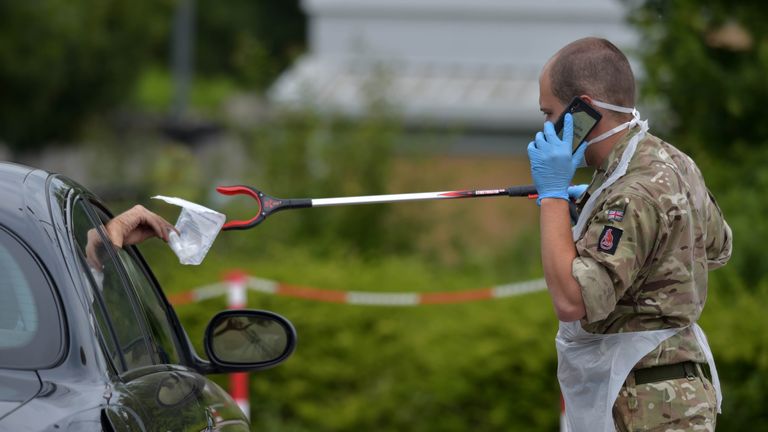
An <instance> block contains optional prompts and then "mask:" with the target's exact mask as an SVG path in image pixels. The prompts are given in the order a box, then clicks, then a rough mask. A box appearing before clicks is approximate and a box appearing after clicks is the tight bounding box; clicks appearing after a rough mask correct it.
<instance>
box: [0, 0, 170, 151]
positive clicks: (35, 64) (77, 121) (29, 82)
mask: <svg viewBox="0 0 768 432" xmlns="http://www.w3.org/2000/svg"><path fill="white" fill-rule="evenodd" d="M170 5H171V3H170V2H169V1H154V0H130V1H129V0H113V1H104V0H33V1H8V0H3V1H0V83H2V90H0V140H4V141H6V142H7V143H8V144H9V146H10V147H11V148H12V149H14V150H17V151H19V150H26V151H29V150H33V149H37V148H39V147H41V146H42V145H43V144H44V143H45V142H47V141H51V140H53V141H57V140H63V139H68V138H70V137H72V136H73V135H74V134H76V133H77V132H79V128H80V126H81V125H82V124H83V122H84V121H85V120H87V119H88V118H89V117H91V116H92V115H94V114H98V113H99V112H100V111H102V110H104V109H107V108H112V107H114V106H115V105H116V104H117V103H118V102H119V101H121V100H123V99H124V98H125V97H126V95H128V94H129V93H130V92H131V89H132V84H133V82H134V79H135V78H136V76H137V74H138V73H139V72H140V70H141V67H142V65H145V64H146V63H147V62H148V61H150V60H151V57H152V53H153V50H154V49H155V46H156V43H157V42H158V41H163V42H164V41H165V34H164V32H165V30H166V21H167V17H168V16H169V14H168V11H169V7H170Z"/></svg>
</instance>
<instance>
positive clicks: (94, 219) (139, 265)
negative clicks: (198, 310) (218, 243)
mask: <svg viewBox="0 0 768 432" xmlns="http://www.w3.org/2000/svg"><path fill="white" fill-rule="evenodd" d="M70 208H71V209H72V227H73V235H74V237H75V240H76V243H77V245H78V246H79V253H80V255H81V258H82V259H81V261H82V263H83V265H84V266H85V267H87V272H88V273H89V274H90V275H91V277H89V281H90V283H91V285H92V287H91V288H92V291H93V296H94V299H95V301H94V315H95V316H94V321H95V322H97V324H98V327H99V337H100V338H101V339H103V341H102V347H103V348H104V350H105V354H106V356H107V357H108V358H109V359H110V361H111V367H112V369H113V371H112V372H113V373H114V375H115V386H114V390H115V394H114V396H115V397H114V400H115V406H114V407H113V408H111V409H110V410H108V412H107V414H108V416H109V417H110V419H112V420H113V423H118V422H120V421H121V419H122V418H123V417H125V416H124V414H125V412H132V413H135V414H136V416H138V417H139V418H140V422H141V423H143V424H144V427H147V428H148V430H196V431H199V430H231V431H238V430H243V431H246V430H249V427H248V422H247V419H246V418H245V416H244V414H243V413H242V412H241V411H240V410H239V408H238V407H237V405H236V404H235V403H234V401H232V399H231V398H230V397H229V395H227V394H226V392H224V391H223V390H222V389H221V388H220V387H218V386H217V385H216V384H215V383H213V382H212V381H210V380H208V379H207V378H205V377H204V376H202V375H200V374H199V373H197V372H196V371H195V370H193V369H192V368H190V367H188V366H187V365H188V364H189V358H190V355H191V348H190V347H189V345H188V342H187V340H186V337H185V335H184V334H183V330H181V328H180V325H179V323H178V320H177V318H176V316H175V314H174V313H173V311H172V309H171V308H170V306H169V304H168V302H167V301H166V299H165V297H164V296H163V295H162V292H161V291H160V289H159V286H158V285H157V283H156V281H155V280H154V277H153V276H152V274H151V272H150V270H149V268H148V266H147V265H146V263H145V262H144V260H143V259H142V258H141V256H140V254H139V253H138V250H137V249H136V248H135V247H127V248H125V249H121V248H115V247H114V246H113V245H112V244H111V243H110V242H109V240H108V238H107V236H106V232H105V230H104V226H103V225H104V223H106V222H108V221H109V219H110V217H109V215H108V213H107V212H106V211H105V210H104V209H103V208H102V207H101V206H100V205H99V204H98V203H97V202H96V201H95V200H92V199H89V198H88V197H78V198H76V199H74V202H73V203H72V205H71V206H70Z"/></svg>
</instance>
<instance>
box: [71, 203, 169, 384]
mask: <svg viewBox="0 0 768 432" xmlns="http://www.w3.org/2000/svg"><path fill="white" fill-rule="evenodd" d="M71 216H72V229H73V234H74V237H75V241H76V243H77V245H78V249H79V253H80V256H81V258H82V261H84V264H85V268H86V271H87V272H88V273H90V277H89V280H91V283H92V285H93V294H94V299H95V300H94V303H95V304H94V311H95V312H94V313H95V315H96V322H97V324H98V325H99V331H100V333H101V336H102V338H103V339H104V340H103V342H104V345H105V346H106V347H107V348H108V350H109V351H110V352H109V355H110V356H111V358H112V360H113V363H114V364H115V366H116V367H117V368H118V369H119V370H120V371H121V372H122V371H125V370H130V369H134V368H137V367H141V366H148V365H152V364H154V363H155V361H154V358H153V351H152V348H151V346H150V345H149V343H148V340H147V339H148V338H147V333H146V332H145V329H146V328H148V325H147V323H146V322H145V321H144V319H143V314H142V313H141V312H140V310H139V305H138V304H137V303H136V301H135V299H134V298H133V295H132V293H131V291H130V285H129V284H128V283H127V281H126V280H125V277H124V276H123V275H122V274H121V273H120V269H119V265H118V262H117V261H116V259H115V256H114V253H113V252H110V246H105V245H106V242H107V240H106V236H105V233H104V229H103V226H101V224H95V223H94V222H93V221H92V219H91V217H90V216H89V214H88V212H87V211H86V209H85V204H84V203H83V201H82V200H78V201H76V202H75V203H74V205H73V207H72V215H71Z"/></svg>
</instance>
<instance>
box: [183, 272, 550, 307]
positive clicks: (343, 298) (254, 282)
mask: <svg viewBox="0 0 768 432" xmlns="http://www.w3.org/2000/svg"><path fill="white" fill-rule="evenodd" d="M242 277H244V278H245V287H246V288H247V289H248V290H250V291H256V292H260V293H264V294H271V295H278V296H285V297H294V298H300V299H304V300H312V301H320V302H327V303H343V304H351V305H363V306H418V305H427V304H450V303H467V302H472V301H479V300H490V299H496V298H504V297H513V296H516V295H520V294H526V293H531V292H536V291H543V290H545V289H546V287H547V285H546V283H545V282H544V279H534V280H529V281H524V282H515V283H509V284H505V285H497V286H493V287H490V288H480V289H474V290H466V291H447V292H427V293H418V292H399V293H398V292H394V293H385V292H366V291H340V290H328V289H318V288H311V287H305V286H299V285H291V284H286V283H282V282H276V281H273V280H269V279H262V278H257V277H252V276H245V275H242ZM229 278H230V277H228V279H229ZM229 284H230V283H229V282H227V283H223V282H222V283H215V284H211V285H206V286H202V287H200V288H195V289H192V290H190V291H185V292H181V293H175V294H171V295H169V296H168V300H169V301H170V302H171V303H172V304H174V305H177V306H178V305H183V304H187V303H192V302H196V301H201V300H205V299H209V298H212V297H216V296H220V295H223V294H225V293H226V292H227V290H228V287H229Z"/></svg>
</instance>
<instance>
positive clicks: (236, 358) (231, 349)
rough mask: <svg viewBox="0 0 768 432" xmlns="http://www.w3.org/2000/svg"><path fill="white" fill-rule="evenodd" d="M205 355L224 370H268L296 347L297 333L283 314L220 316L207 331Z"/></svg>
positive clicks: (229, 313) (245, 312)
mask: <svg viewBox="0 0 768 432" xmlns="http://www.w3.org/2000/svg"><path fill="white" fill-rule="evenodd" d="M204 345H205V352H206V354H208V358H209V359H210V361H211V363H213V364H214V365H215V366H217V367H218V368H219V369H221V370H222V371H230V372H232V371H248V370H255V369H267V368H270V367H272V366H275V365H277V364H279V363H281V362H283V361H284V360H285V359H287V358H288V357H289V356H290V355H291V354H292V353H293V350H294V349H295V348H296V330H295V329H294V327H293V325H292V324H291V322H290V321H288V320H287V319H285V318H283V317H281V316H280V315H278V314H276V313H273V312H268V311H260V310H246V309H239V310H227V311H222V312H219V313H218V314H216V316H214V317H213V318H212V319H211V322H210V323H208V327H207V328H206V330H205V340H204Z"/></svg>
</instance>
